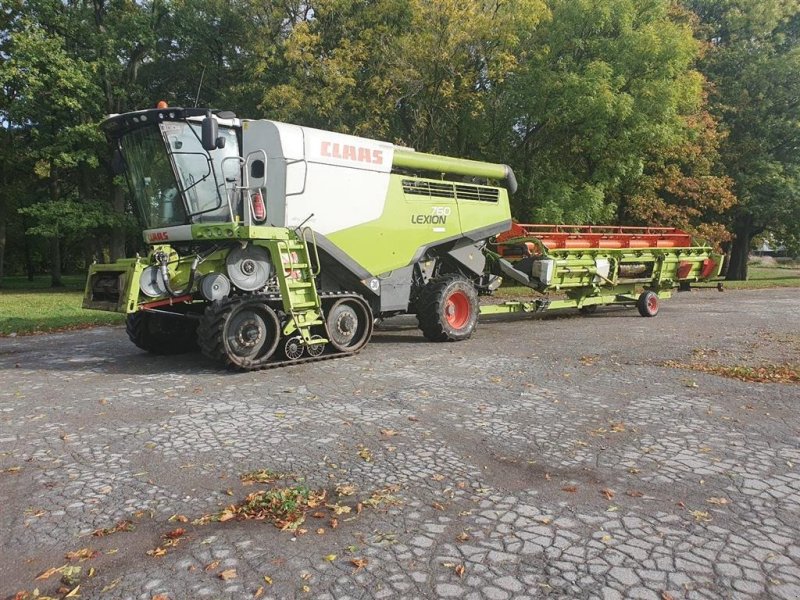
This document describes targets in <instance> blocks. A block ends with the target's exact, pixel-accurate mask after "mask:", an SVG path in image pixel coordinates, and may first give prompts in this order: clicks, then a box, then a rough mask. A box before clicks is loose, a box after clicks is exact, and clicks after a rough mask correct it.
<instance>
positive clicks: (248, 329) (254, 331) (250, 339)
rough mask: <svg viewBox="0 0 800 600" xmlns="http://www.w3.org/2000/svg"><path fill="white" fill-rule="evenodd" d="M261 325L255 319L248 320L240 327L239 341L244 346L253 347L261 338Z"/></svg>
mask: <svg viewBox="0 0 800 600" xmlns="http://www.w3.org/2000/svg"><path fill="white" fill-rule="evenodd" d="M261 334H262V331H261V327H260V326H259V324H258V323H256V322H255V321H246V322H244V323H242V324H241V326H240V327H239V332H238V335H237V336H236V338H237V341H238V342H239V344H241V345H242V346H243V347H246V348H252V347H253V346H255V345H256V344H257V343H258V341H259V340H260V339H261Z"/></svg>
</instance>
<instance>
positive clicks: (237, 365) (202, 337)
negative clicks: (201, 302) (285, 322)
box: [197, 298, 281, 370]
mask: <svg viewBox="0 0 800 600" xmlns="http://www.w3.org/2000/svg"><path fill="white" fill-rule="evenodd" d="M280 337H281V329H280V323H279V322H278V316H277V315H276V314H275V311H274V310H272V309H271V308H270V307H269V306H267V305H266V304H265V303H264V302H263V300H261V299H258V298H252V299H249V300H242V301H236V302H225V303H214V304H212V305H210V306H209V307H208V308H207V309H206V313H205V315H204V316H203V319H202V320H201V322H200V326H199V327H198V329H197V338H198V342H199V344H200V349H201V350H202V351H203V354H205V355H206V356H207V357H208V358H210V359H212V360H214V361H217V362H222V363H223V364H225V365H226V366H228V367H231V368H234V369H243V370H252V369H257V368H260V367H262V366H263V365H264V364H266V362H267V360H268V359H269V357H270V356H272V354H273V353H274V352H275V348H277V347H278V341H279V340H280Z"/></svg>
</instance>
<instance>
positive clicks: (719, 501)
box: [706, 498, 729, 506]
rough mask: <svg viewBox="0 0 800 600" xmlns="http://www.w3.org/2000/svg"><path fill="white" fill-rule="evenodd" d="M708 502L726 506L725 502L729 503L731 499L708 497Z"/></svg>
mask: <svg viewBox="0 0 800 600" xmlns="http://www.w3.org/2000/svg"><path fill="white" fill-rule="evenodd" d="M706 502H708V503H709V504H716V505H718V506H724V505H725V504H728V502H729V500H728V499H727V498H706Z"/></svg>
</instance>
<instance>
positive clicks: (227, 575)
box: [217, 569, 236, 581]
mask: <svg viewBox="0 0 800 600" xmlns="http://www.w3.org/2000/svg"><path fill="white" fill-rule="evenodd" d="M217 577H219V578H220V579H222V581H228V580H230V579H236V569H225V570H224V571H222V572H221V573H219V575H217Z"/></svg>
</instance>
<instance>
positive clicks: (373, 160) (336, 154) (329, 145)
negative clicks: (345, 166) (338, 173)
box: [320, 142, 383, 165]
mask: <svg viewBox="0 0 800 600" xmlns="http://www.w3.org/2000/svg"><path fill="white" fill-rule="evenodd" d="M320 154H322V156H325V157H328V158H340V159H342V160H352V161H353V162H360V163H369V164H372V165H382V164H383V151H382V150H375V149H373V148H364V147H363V146H354V145H352V144H339V143H338V142H322V147H321V148H320Z"/></svg>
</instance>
